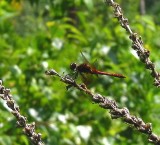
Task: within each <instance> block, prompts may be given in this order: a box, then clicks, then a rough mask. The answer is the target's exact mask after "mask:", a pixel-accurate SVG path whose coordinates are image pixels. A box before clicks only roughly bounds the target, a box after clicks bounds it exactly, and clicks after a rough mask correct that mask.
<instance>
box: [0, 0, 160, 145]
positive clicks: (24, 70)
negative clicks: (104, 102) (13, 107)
mask: <svg viewBox="0 0 160 145" xmlns="http://www.w3.org/2000/svg"><path fill="white" fill-rule="evenodd" d="M118 2H120V4H121V5H122V7H123V8H124V11H123V12H124V13H125V16H127V17H128V19H129V22H130V25H131V27H132V28H133V30H135V31H137V32H138V33H139V34H140V35H142V39H143V40H144V46H145V48H147V49H148V50H150V51H151V59H152V60H154V62H155V64H156V66H157V68H158V69H159V70H160V65H159V64H160V63H159V60H158V59H159V56H160V52H159V51H158V48H159V47H160V43H159V37H160V36H159V31H160V27H159V25H157V20H158V17H159V16H158V15H157V16H156V18H155V16H153V15H152V14H154V13H155V11H154V10H153V8H152V9H150V11H149V12H150V13H149V14H147V15H146V16H140V14H139V12H138V7H139V3H138V1H137V2H135V1H131V0H128V1H122V0H118ZM155 5H156V4H155ZM157 7H158V5H157ZM147 8H148V9H149V6H148V7H147ZM154 20H155V21H154ZM0 37H1V39H0V50H1V53H0V58H1V63H0V69H1V71H0V78H1V79H2V80H3V82H4V85H5V86H6V87H8V88H11V92H12V94H13V97H14V99H15V100H16V101H17V104H18V105H19V106H20V110H21V113H22V114H23V115H25V116H26V117H27V118H28V121H29V122H32V121H35V122H36V129H37V132H40V133H42V138H43V140H44V142H45V143H46V144H48V145H53V144H56V145H75V144H76V145H97V144H98V145H106V144H112V145H113V144H114V145H128V144H132V145H134V144H141V145H146V144H148V143H147V137H146V136H144V135H142V134H139V133H138V132H137V131H135V130H133V129H132V128H130V127H128V125H126V124H123V123H122V122H121V120H111V119H110V116H109V113H108V112H107V111H105V110H103V109H101V108H99V107H98V106H97V105H95V104H92V103H91V100H90V99H88V98H87V97H88V96H87V95H85V94H83V93H82V92H79V91H77V90H75V89H73V88H71V89H70V90H69V91H67V90H66V89H65V87H66V86H65V84H63V83H62V82H60V81H59V80H58V79H57V78H54V77H53V78H50V77H47V76H45V74H44V72H45V70H47V69H48V68H54V69H55V70H56V71H58V72H59V73H61V74H63V73H64V74H67V73H71V72H70V70H69V65H70V63H71V62H77V63H80V62H82V61H83V60H82V57H81V55H80V51H83V52H84V54H85V56H86V57H87V58H88V59H89V61H90V62H94V61H95V60H96V59H97V60H98V65H99V69H102V70H105V71H108V72H117V73H122V74H124V75H125V76H126V77H127V78H126V79H123V80H122V79H116V78H111V77H103V76H102V77H101V76H100V77H98V78H95V79H94V80H93V82H92V83H91V85H90V86H89V87H90V88H91V90H93V91H96V92H99V93H101V94H103V95H105V96H109V97H111V98H112V99H115V100H116V101H117V102H118V103H119V105H120V106H121V107H124V106H125V107H128V108H129V109H130V111H131V113H132V114H135V115H137V116H141V117H142V118H143V119H144V120H145V121H146V122H152V123H153V127H154V132H155V133H157V134H160V131H159V129H158V128H159V111H160V109H159V108H160V104H159V96H160V93H159V91H158V89H156V88H154V87H153V85H152V84H153V79H152V78H151V76H150V73H149V71H147V70H146V69H145V66H144V64H142V63H141V62H140V61H139V60H138V58H137V56H136V54H135V52H134V51H133V50H132V49H131V42H130V41H129V38H128V35H127V34H126V32H125V31H124V30H123V29H122V28H121V27H120V26H119V24H118V22H117V20H116V19H114V18H113V14H112V10H111V9H110V8H109V7H108V6H106V4H104V3H103V1H92V0H76V1H71V0H65V1H62V0H46V1H43V0H29V1H23V0H10V1H7V0H1V1H0ZM0 114H3V115H1V116H0V144H2V145H20V144H24V145H28V144H30V143H29V140H28V139H27V138H26V136H24V135H23V133H22V131H21V129H17V128H16V125H15V124H16V119H15V118H14V117H13V116H12V114H11V113H9V111H8V110H7V107H6V105H5V102H4V101H2V100H1V103H0ZM87 133H88V134H87Z"/></svg>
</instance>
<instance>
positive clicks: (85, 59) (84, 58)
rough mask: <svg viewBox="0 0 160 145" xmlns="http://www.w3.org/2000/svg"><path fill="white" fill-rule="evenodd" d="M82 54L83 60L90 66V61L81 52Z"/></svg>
mask: <svg viewBox="0 0 160 145" xmlns="http://www.w3.org/2000/svg"><path fill="white" fill-rule="evenodd" d="M80 53H81V55H82V58H83V60H84V62H85V63H88V64H89V61H88V60H87V58H86V57H85V56H84V54H83V53H82V51H81V52H80Z"/></svg>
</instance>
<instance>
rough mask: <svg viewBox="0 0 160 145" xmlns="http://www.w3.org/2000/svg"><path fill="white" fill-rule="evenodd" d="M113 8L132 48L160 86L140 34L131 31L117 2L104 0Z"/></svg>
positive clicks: (158, 76) (159, 80) (155, 82)
mask: <svg viewBox="0 0 160 145" xmlns="http://www.w3.org/2000/svg"><path fill="white" fill-rule="evenodd" d="M105 1H106V3H108V4H109V5H110V6H112V7H113V9H114V16H115V17H116V18H117V19H118V21H119V22H120V24H121V26H122V27H123V28H124V29H125V30H126V31H127V32H128V33H129V34H130V36H129V38H130V39H131V40H132V48H133V49H134V50H135V51H136V52H137V55H138V57H139V59H140V60H141V62H143V63H144V64H145V67H146V69H149V70H150V71H151V76H152V77H153V78H154V85H155V86H156V87H160V73H158V72H157V71H156V69H155V65H154V63H153V62H152V61H151V60H150V59H149V55H150V52H149V50H147V49H145V48H144V46H143V41H142V38H141V36H138V34H137V33H135V32H133V31H132V30H131V28H130V26H129V22H128V19H127V18H125V17H124V15H123V12H122V9H121V7H120V5H119V4H118V3H115V2H114V1H113V0H105Z"/></svg>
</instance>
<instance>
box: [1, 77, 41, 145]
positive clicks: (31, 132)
mask: <svg viewBox="0 0 160 145" xmlns="http://www.w3.org/2000/svg"><path fill="white" fill-rule="evenodd" d="M0 98H2V99H3V100H5V101H6V104H7V106H8V107H9V108H10V109H11V110H12V112H11V113H12V114H13V115H14V116H15V117H16V119H17V126H18V127H21V128H23V132H24V134H25V135H27V136H28V138H29V139H30V140H31V142H32V143H33V144H34V145H44V143H43V142H42V139H41V134H40V133H36V132H35V122H33V123H31V124H28V123H27V118H26V117H25V116H23V115H21V114H20V109H19V106H17V105H16V104H15V101H14V100H13V97H12V95H11V94H10V89H7V88H5V87H4V86H3V85H2V81H1V80H0Z"/></svg>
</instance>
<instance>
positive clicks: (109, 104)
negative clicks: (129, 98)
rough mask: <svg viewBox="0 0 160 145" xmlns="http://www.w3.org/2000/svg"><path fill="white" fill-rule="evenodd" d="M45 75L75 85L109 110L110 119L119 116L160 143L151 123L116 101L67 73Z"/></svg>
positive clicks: (52, 71) (71, 85) (150, 138)
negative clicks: (96, 91)
mask: <svg viewBox="0 0 160 145" xmlns="http://www.w3.org/2000/svg"><path fill="white" fill-rule="evenodd" d="M46 75H50V76H51V75H55V76H58V77H60V80H61V81H62V82H64V83H65V84H67V86H70V87H75V88H77V89H79V90H80V91H83V92H85V93H86V94H88V95H89V96H91V97H92V101H93V102H94V103H96V104H98V105H99V106H100V107H101V108H104V109H108V110H110V111H109V113H110V115H111V118H112V119H118V118H121V119H122V121H123V122H124V123H127V124H129V125H130V126H132V127H133V128H135V129H136V130H138V131H139V132H141V133H144V134H146V135H148V141H149V142H151V143H153V144H155V145H160V138H159V137H158V136H157V135H156V134H154V133H152V125H151V123H145V122H144V121H143V120H142V119H141V118H139V117H136V116H133V115H131V114H130V112H129V110H128V109H127V108H126V107H124V108H119V107H118V105H117V103H116V101H114V100H111V99H108V98H107V97H105V96H102V95H100V94H94V93H92V92H91V91H90V90H89V89H88V88H87V87H86V85H84V84H77V83H76V81H75V80H74V79H73V78H72V77H70V76H69V75H66V76H60V75H59V74H58V73H57V72H56V71H55V70H54V69H51V70H48V71H46Z"/></svg>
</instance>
